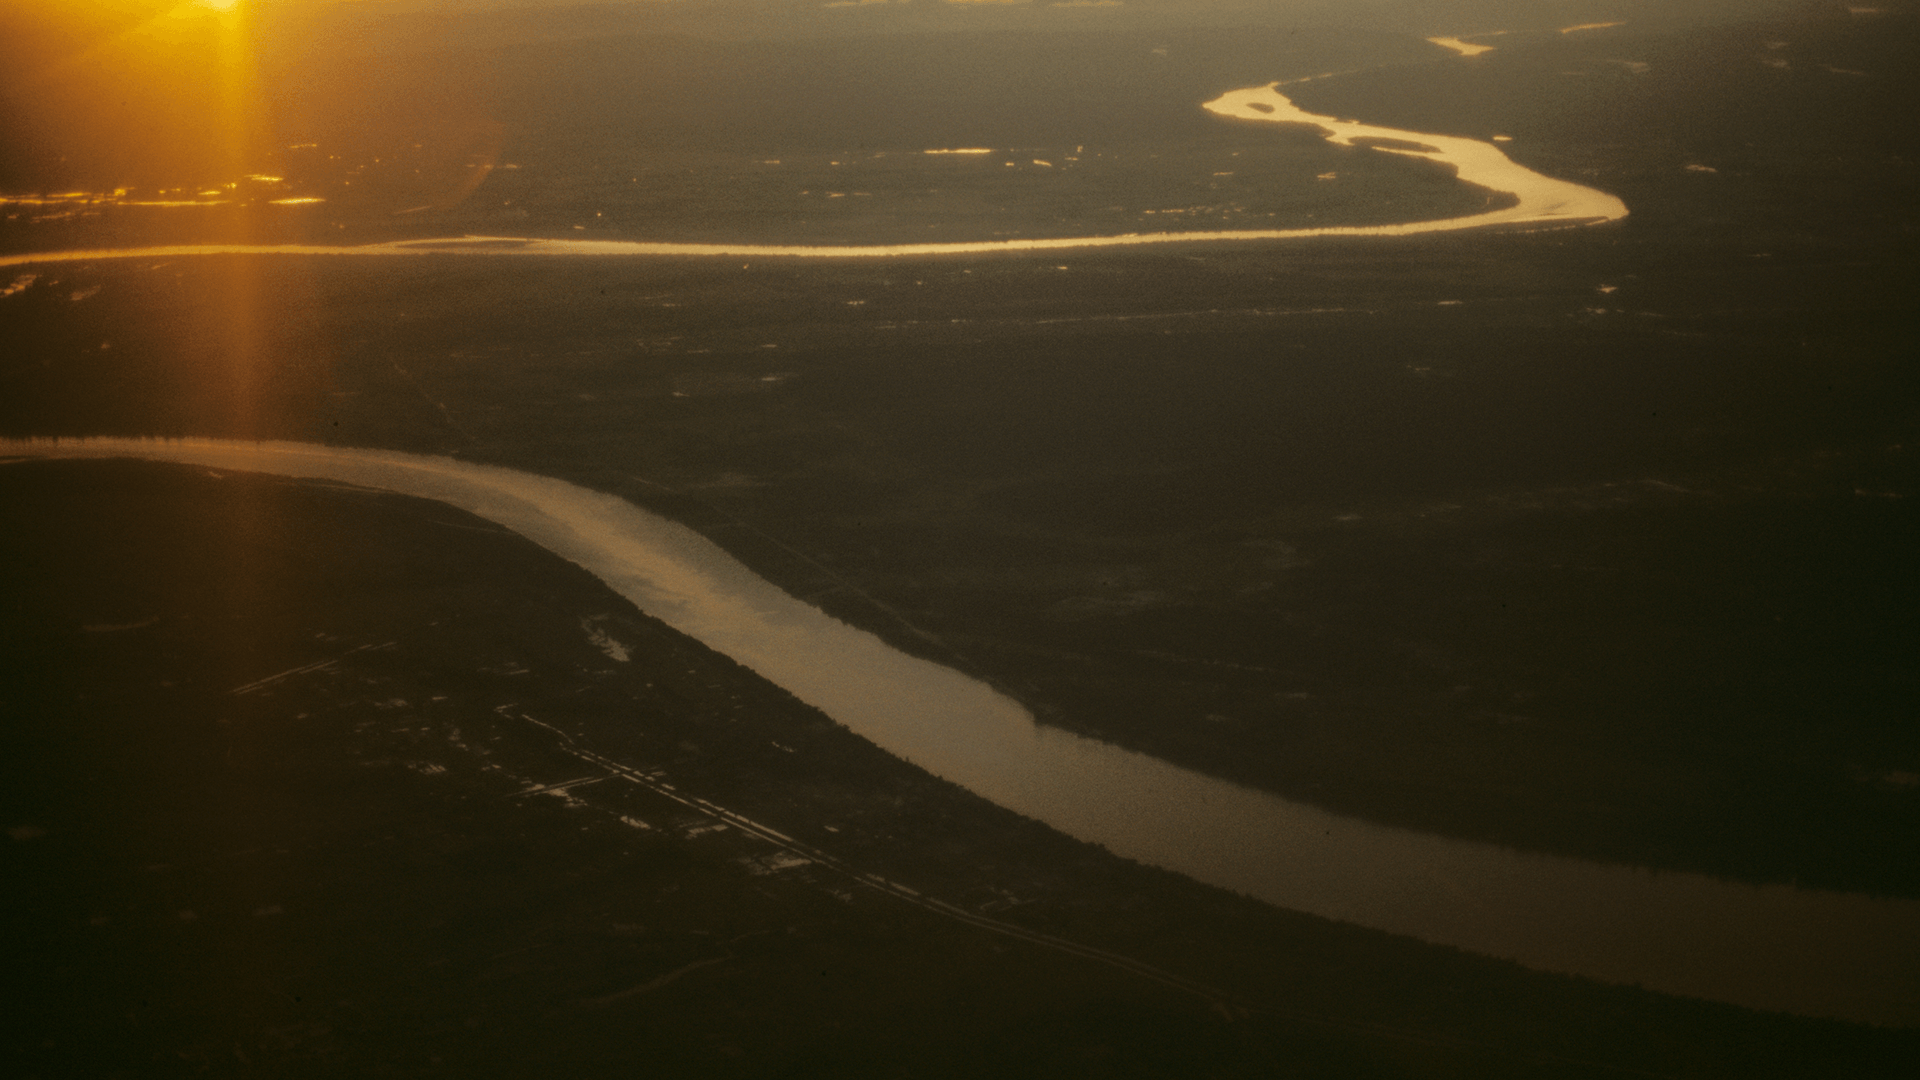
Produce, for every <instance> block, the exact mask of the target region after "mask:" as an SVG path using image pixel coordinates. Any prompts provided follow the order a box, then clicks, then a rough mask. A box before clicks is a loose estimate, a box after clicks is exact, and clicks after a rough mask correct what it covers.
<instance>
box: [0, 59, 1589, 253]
mask: <svg viewBox="0 0 1920 1080" xmlns="http://www.w3.org/2000/svg"><path fill="white" fill-rule="evenodd" d="M1279 87H1280V84H1279V83H1269V84H1268V85H1266V86H1257V87H1252V88H1249V89H1245V90H1234V91H1231V92H1229V93H1226V94H1222V95H1221V96H1219V97H1217V98H1214V99H1213V100H1212V101H1209V102H1206V103H1205V105H1204V106H1203V108H1205V109H1206V110H1207V111H1208V112H1211V113H1213V114H1214V115H1216V116H1221V117H1226V118H1228V119H1233V120H1249V121H1255V122H1259V123H1273V124H1304V125H1308V126H1310V127H1315V128H1318V129H1319V130H1320V132H1321V133H1322V134H1323V136H1324V137H1325V138H1326V139H1327V140H1328V141H1329V142H1332V143H1334V144H1336V145H1341V146H1362V145H1369V142H1368V140H1384V141H1386V142H1390V143H1392V144H1394V145H1374V147H1373V148H1374V150H1376V151H1377V152H1383V153H1389V154H1398V155H1401V156H1404V157H1413V158H1421V159H1424V160H1429V161H1434V162H1437V163H1439V164H1441V165H1445V166H1451V167H1452V168H1453V169H1454V171H1455V174H1456V175H1457V176H1458V178H1459V179H1460V180H1462V181H1464V182H1466V183H1470V184H1478V185H1479V186H1481V187H1484V188H1489V189H1491V190H1493V191H1496V192H1501V193H1504V194H1510V195H1514V196H1516V197H1517V198H1518V200H1519V201H1518V202H1517V203H1515V204H1514V205H1513V206H1510V207H1507V208H1506V209H1504V210H1490V211H1487V212H1486V213H1481V214H1470V215H1467V216H1465V217H1453V218H1436V219H1433V220H1430V221H1411V222H1403V223H1401V224H1397V225H1329V226H1324V227H1320V228H1312V229H1220V230H1211V231H1196V232H1154V233H1123V234H1119V235H1114V236H1062V237H1053V238H1049V239H1044V240H981V241H973V242H962V243H943V244H867V245H851V244H849V245H832V244H828V245H817V246H804V245H778V244H675V243H656V242H648V241H638V240H545V239H531V238H522V237H497V236H462V237H454V238H448V239H437V240H400V241H394V242H391V243H384V244H360V245H355V246H346V245H331V246H330V245H319V244H182V245H173V246H165V247H146V248H103V249H88V250H78V251H57V252H44V253H38V254H31V255H9V256H5V257H0V266H20V265H26V264H30V263H48V262H75V261H84V260H93V259H115V258H178V257H181V256H187V255H358V256H363V257H366V256H408V255H434V254H445V253H469V254H485V255H547V256H554V255H571V256H576V257H577V256H628V257H631V256H728V257H733V258H741V257H745V258H833V259H874V258H892V257H898V256H914V255H985V254H992V253H995V252H1014V251H1067V250H1075V249H1082V248H1115V247H1135V246H1139V245H1142V244H1191V243H1203V242H1219V241H1232V242H1246V241H1252V240H1301V239H1306V238H1308V237H1315V236H1413V235H1417V234H1420V233H1436V232H1453V231H1456V230H1459V229H1478V228H1486V227H1489V226H1506V227H1510V228H1536V229H1537V228H1564V227H1568V226H1574V225H1595V224H1600V223H1602V222H1608V221H1618V220H1619V219H1621V218H1624V217H1626V216H1627V206H1626V204H1625V203H1623V202H1621V201H1620V200H1619V199H1617V198H1615V197H1614V196H1612V195H1609V194H1607V193H1606V192H1604V191H1596V190H1594V189H1593V188H1589V187H1582V186H1580V185H1579V184H1575V183H1570V182H1568V181H1565V180H1556V179H1554V178H1553V177H1550V176H1542V175H1541V174H1539V173H1537V172H1534V171H1533V170H1532V169H1528V168H1525V167H1523V166H1521V165H1519V164H1516V163H1515V162H1514V161H1512V160H1511V159H1509V158H1508V157H1507V155H1506V154H1505V153H1504V152H1503V151H1502V150H1501V149H1500V148H1499V147H1497V146H1495V145H1494V144H1492V143H1490V142H1482V141H1480V140H1478V139H1463V138H1459V137H1456V136H1451V135H1425V134H1422V133H1420V132H1417V131H1401V130H1399V129H1398V128H1385V127H1375V126H1373V125H1371V124H1362V123H1359V122H1357V121H1350V120H1336V119H1334V118H1333V117H1331V116H1320V115H1318V114H1315V113H1310V112H1307V111H1305V110H1303V109H1301V108H1299V107H1298V106H1296V105H1295V104H1294V103H1293V102H1292V101H1291V100H1290V99H1289V98H1287V97H1286V95H1284V94H1282V93H1280V90H1279Z"/></svg>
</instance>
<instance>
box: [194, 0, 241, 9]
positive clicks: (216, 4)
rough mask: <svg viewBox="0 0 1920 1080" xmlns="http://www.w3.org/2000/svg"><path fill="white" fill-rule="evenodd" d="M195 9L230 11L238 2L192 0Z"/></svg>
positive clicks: (234, 0) (232, 0)
mask: <svg viewBox="0 0 1920 1080" xmlns="http://www.w3.org/2000/svg"><path fill="white" fill-rule="evenodd" d="M193 2H194V5H195V6H196V7H204V8H212V9H213V10H215V11H232V10H233V7H234V5H235V4H238V3H239V2H240V0H193Z"/></svg>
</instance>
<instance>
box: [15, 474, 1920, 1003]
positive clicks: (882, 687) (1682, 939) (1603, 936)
mask: <svg viewBox="0 0 1920 1080" xmlns="http://www.w3.org/2000/svg"><path fill="white" fill-rule="evenodd" d="M0 456H4V457H7V458H13V459H16V460H19V459H32V458H140V459H145V460H150V461H164V462H175V463H180V464H186V465H197V466H205V467H211V468H222V469H233V470H240V471H250V472H260V473H271V474H275V475H282V476H291V477H301V478H309V479H323V480H330V481H338V482H345V483H351V484H359V485H364V486H366V487H370V488H379V489H382V490H388V491H395V492H400V493H403V494H407V495H413V496H418V497H422V498H428V499H436V500H439V501H441V502H445V503H449V504H451V505H453V506H457V507H459V508H461V509H463V510H466V511H468V512H470V513H473V514H475V515H477V516H479V517H482V518H486V519H488V520H490V521H493V522H496V523H498V524H500V525H502V526H504V527H506V528H509V529H512V530H513V531H515V532H518V533H520V534H521V535H523V536H526V537H527V538H528V539H530V540H532V541H533V542H535V543H536V544H539V545H540V546H542V547H544V548H546V549H547V550H548V551H551V552H553V553H554V554H556V555H558V556H560V557H562V558H565V559H568V560H570V561H572V562H574V563H577V564H579V565H580V566H582V567H585V568H586V569H587V570H589V571H590V572H592V573H593V574H595V575H596V576H598V577H599V578H600V579H601V580H602V581H604V582H606V583H607V585H609V586H610V587H611V588H613V589H614V591H616V592H618V593H620V594H621V595H622V596H624V597H626V598H627V599H629V600H630V601H632V602H633V603H634V604H635V605H636V606H637V607H639V608H640V610H642V611H644V612H646V613H647V614H649V615H652V616H654V617H656V618H658V619H660V620H661V621H663V622H665V623H667V624H668V625H670V626H672V627H674V628H675V629H676V630H679V631H680V632H682V633H685V634H687V635H688V636H690V637H693V638H695V639H697V640H699V641H701V642H703V643H705V644H706V645H708V646H710V647H712V648H713V649H715V650H717V651H719V652H723V653H726V654H727V655H729V656H731V657H733V658H734V659H735V660H737V661H739V662H740V663H742V664H744V665H745V666H747V667H749V668H751V669H753V670H754V671H756V672H758V673H759V674H760V675H761V676H763V677H765V678H766V679H768V680H769V681H771V682H773V683H775V684H777V685H779V686H782V687H784V688H786V689H787V690H789V691H790V692H792V693H793V694H794V695H795V696H796V697H799V698H800V699H801V700H803V701H806V702H808V703H809V704H811V705H814V706H815V707H817V708H819V709H820V710H821V711H822V712H824V713H826V714H827V715H828V716H830V717H832V718H833V719H835V720H837V721H839V722H840V723H842V724H845V725H846V726H847V727H848V728H850V729H852V730H853V731H854V732H856V733H858V734H860V735H862V736H864V737H866V738H867V739H870V740H871V741H873V742H874V743H876V744H878V745H879V746H881V747H882V748H884V749H886V750H888V751H889V752H891V753H893V754H895V755H897V756H899V757H901V758H903V759H905V760H907V761H910V762H912V763H914V764H916V765H919V766H920V767H922V768H925V769H927V770H928V771H929V772H932V773H935V774H936V775H939V776H942V777H944V778H946V779H947V780H950V781H952V782H954V783H956V784H959V785H961V786H962V787H966V788H968V789H970V790H972V791H974V792H976V793H978V794H979V795H981V796H983V797H985V798H987V799H990V800H992V801H993V802H996V803H998V804H1000V805H1002V806H1005V807H1007V808H1009V809H1012V810H1015V811H1017V812H1019V813H1022V814H1025V815H1028V816H1030V817H1033V818H1036V819H1038V820H1040V821H1043V822H1045V823H1047V824H1048V825H1051V826H1053V827H1054V828H1057V829H1059V830H1060V831H1062V832H1065V833H1067V834H1069V835H1072V836H1075V837H1078V838H1080V839H1083V840H1088V841H1092V842H1094V843H1097V844H1100V845H1102V846H1104V847H1106V848H1107V849H1108V850H1110V851H1112V852H1113V853H1115V854H1117V855H1121V856H1125V857H1127V858H1132V859H1137V860H1139V861H1141V862H1144V863H1150V864H1153V865H1156V866H1161V867H1164V868H1166V869H1169V870H1174V871H1177V872H1179V873H1182V874H1186V875H1188V876H1190V877H1193V878H1195V879H1197V880H1199V881H1203V882H1206V883H1208V884H1211V885H1217V886H1220V887H1222V888H1226V889H1231V890H1234V891H1236V892H1240V893H1243V894H1245V895H1248V896H1251V897H1255V898H1257V899H1260V900H1263V901H1266V902H1268V903H1270V904H1273V905H1275V906H1278V907H1282V908H1288V909H1292V910H1296V911H1304V912H1309V913H1312V914H1315V915H1320V916H1324V917H1326V918H1330V919H1336V920H1340V921H1343V922H1349V923H1355V924H1358V925H1360V926H1366V927H1372V928H1375V929H1380V930H1386V931H1391V932H1394V933H1400V934H1407V935H1410V936H1413V937H1416V938H1420V939H1422V940H1425V941H1430V942H1435V943H1439V944H1445V945H1453V946H1457V947H1459V948H1463V949H1468V950H1471V951H1473V952H1477V953H1483V954H1486V955H1490V956H1497V957H1504V958H1508V959H1512V960H1516V961H1518V962H1520V963H1522V964H1524V965H1526V966H1528V967H1532V968H1538V969H1541V970H1546V971H1556V972H1564V973H1568V974H1574V975H1582V976H1587V977H1590V978H1595V979H1601V980H1605V981H1609V982H1616V983H1638V984H1640V985H1642V986H1645V987H1647V988H1648V989H1653V990H1660V991H1664V992H1667V993H1674V994H1684V995H1691V996H1697V997H1703V998H1709V999H1713V1000H1717V1001H1725V1002H1731V1003H1734V1004H1738V1005H1744V1006H1748V1007H1752V1008H1759V1009H1771V1010H1779V1011H1785V1012H1793V1013H1800V1014H1804V1015H1811V1016H1831V1017H1838V1018H1843V1019H1850V1020H1858V1021H1867V1022H1873V1023H1881V1024H1889V1025H1903V1026H1916V1025H1920V902H1916V901H1912V900H1899V899H1882V898H1873V897H1866V896H1859V895H1852V894H1843V893H1835V892H1823V891H1816V890H1805V889H1795V888H1790V887H1786V886H1778V885H1769V886H1752V885H1743V884H1736V883H1730V882H1724V881H1717V880H1714V879H1710V878H1707V877H1704V876H1702V875H1698V874H1687V873H1656V872H1652V871H1649V870H1645V869H1639V868H1634V867H1627V866H1612V865H1602V864H1597V863H1590V862H1584V861H1580V860H1576V859H1569V858H1563V857H1558V856H1550V855H1541V854H1533V853H1525V852H1519V851H1513V850H1510V849H1506V848H1501V847H1496V846H1494V845H1490V844H1482V843H1474V842H1468V841H1462V840H1455V839H1450V838H1446V837H1441V836H1434V835H1428V834H1423V833H1417V832H1413V831H1410V830H1406V829H1398V828H1390V827H1386V826H1381V825H1376V824H1372V823H1369V822H1366V821H1361V820H1359V819H1355V818H1350V817H1343V816H1340V815H1336V814H1331V813H1328V812H1326V811H1324V810H1320V809H1318V808H1315V807H1312V806H1308V805H1306V804H1303V803H1297V802H1292V801H1290V800H1287V799H1283V798H1279V797H1277V796H1274V795H1271V794H1268V793H1266V792H1262V791H1257V790H1254V789H1251V788H1246V787H1242V786H1240V785H1237V784H1233V783H1229V782H1226V781H1222V780H1218V779H1214V778H1212V777H1208V776H1205V775H1202V774H1200V773H1196V772H1193V771H1191V770H1188V769H1184V768H1181V767H1178V766H1175V765H1171V764H1168V763H1167V762H1164V761H1160V760H1158V759H1155V758H1152V757H1148V756H1146V755H1143V754H1138V753H1134V752H1132V751H1128V750H1124V749H1121V748H1118V747H1115V746H1111V745H1109V744H1106V743H1101V742H1098V741H1094V740H1090V739H1085V738H1082V737H1079V736H1076V735H1073V734H1070V733H1067V732H1063V731H1059V730H1057V729H1052V728H1047V727H1042V726H1040V725H1038V724H1036V723H1035V722H1034V720H1033V718H1032V716H1031V715H1030V714H1029V713H1028V712H1027V711H1026V709H1024V708H1023V707H1022V706H1021V705H1020V704H1019V703H1018V702H1016V701H1014V700H1012V699H1011V698H1008V697H1006V696H1005V695H1002V694H1000V693H999V692H997V691H995V690H994V689H992V688H991V687H989V686H987V685H986V684H985V683H982V682H980V681H978V680H975V679H972V678H969V677H967V676H965V675H962V674H960V673H959V672H956V671H953V670H951V669H948V668H944V667H941V666H940V665H938V664H934V663H931V662H929V661H925V660H920V659H917V658H915V657H911V656H908V655H906V654H904V653H901V652H899V651H898V650H896V649H894V648H892V647H891V646H889V645H887V644H886V643H884V642H882V641H881V640H880V639H879V638H877V637H875V636H874V635H872V634H869V633H867V632H866V631H864V630H860V629H857V628H855V627H852V626H849V625H847V624H845V623H842V622H840V621H838V620H836V619H834V618H832V617H830V616H828V615H826V614H824V613H823V612H821V611H820V610H818V609H817V608H814V607H811V606H809V605H808V604H806V603H803V602H802V601H800V600H797V599H795V598H794V597H792V596H789V595H788V594H786V593H785V592H783V591H781V590H780V589H779V588H777V587H776V586H774V585H773V584H771V583H770V582H767V581H765V580H763V579H761V578H760V577H758V576H757V575H755V574H754V573H753V572H752V571H751V570H749V569H747V567H745V566H744V565H742V564H741V563H739V562H738V561H736V560H735V559H734V558H733V557H732V556H730V555H728V554H727V553H726V552H724V551H722V550H721V549H720V548H719V547H717V546H715V545H714V544H713V543H712V542H710V541H708V540H706V539H705V538H704V537H701V536H700V535H698V534H697V533H694V532H693V531H691V530H689V529H687V528H685V527H683V526H680V525H677V524H674V523H672V522H669V521H667V520H665V519H663V518H660V517H657V516H655V515H653V514H649V513H647V512H645V511H643V510H640V509H639V508H637V507H635V506H633V505H632V504H630V503H627V502H625V501H624V500H621V499H618V498H615V497H613V496H610V495H605V494H601V493H598V492H594V491H589V490H587V489H585V488H581V487H578V486H575V485H573V484H569V483H565V482H563V481H559V480H554V479H550V478H547V477H541V476H536V475H532V474H529V473H523V472H517V471H514V470H510V469H503V468H497V467H491V466H482V465H474V464H469V463H466V462H460V461H455V460H453V459H450V458H440V457H423V456H417V455H411V454H401V453H395V452H389V451H374V450H354V449H345V448H340V447H329V446H320V445H312V444H303V443H280V442H263V443H243V442H232V441H224V440H213V439H187V440H153V439H119V438H94V439H61V440H51V439H43V440H0Z"/></svg>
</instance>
